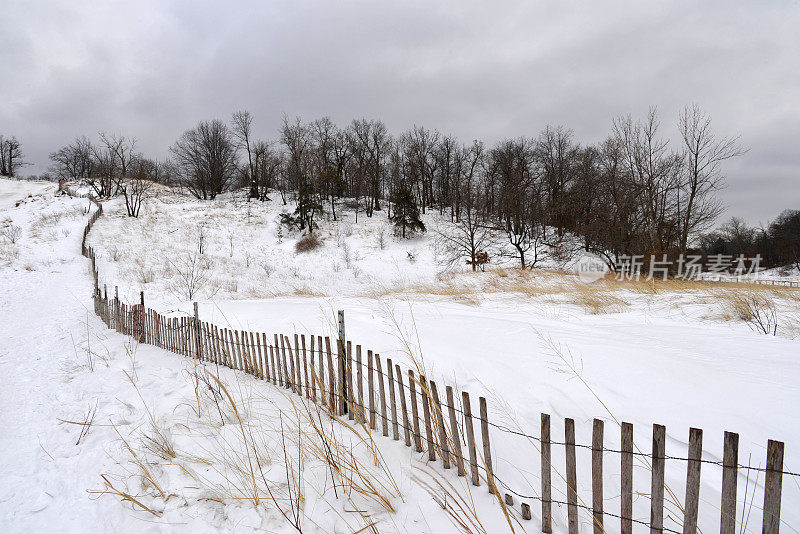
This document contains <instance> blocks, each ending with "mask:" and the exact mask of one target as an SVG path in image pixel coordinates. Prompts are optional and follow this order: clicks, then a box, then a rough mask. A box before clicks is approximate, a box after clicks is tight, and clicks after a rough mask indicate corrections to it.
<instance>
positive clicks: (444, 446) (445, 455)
mask: <svg viewBox="0 0 800 534" xmlns="http://www.w3.org/2000/svg"><path fill="white" fill-rule="evenodd" d="M430 384H431V397H432V399H433V411H434V412H435V415H436V425H437V426H438V427H439V454H440V455H441V456H442V466H443V467H444V468H445V469H450V446H449V445H448V443H447V439H448V438H447V428H446V427H445V426H444V415H443V413H442V403H441V402H440V401H439V392H438V391H437V389H436V382H434V381H433V380H431V382H430Z"/></svg>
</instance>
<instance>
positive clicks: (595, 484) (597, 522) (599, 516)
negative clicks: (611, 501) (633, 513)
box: [592, 419, 605, 534]
mask: <svg viewBox="0 0 800 534" xmlns="http://www.w3.org/2000/svg"><path fill="white" fill-rule="evenodd" d="M592 516H593V519H594V534H605V529H604V528H603V421H601V420H600V419H595V420H594V423H593V425H592Z"/></svg>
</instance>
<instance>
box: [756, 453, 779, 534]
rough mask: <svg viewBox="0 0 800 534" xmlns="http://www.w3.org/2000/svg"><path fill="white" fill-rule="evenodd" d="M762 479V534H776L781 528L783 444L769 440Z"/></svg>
mask: <svg viewBox="0 0 800 534" xmlns="http://www.w3.org/2000/svg"><path fill="white" fill-rule="evenodd" d="M766 468H767V470H766V473H765V478H764V517H763V525H762V527H761V533H762V534H778V532H779V531H780V527H781V489H782V485H783V474H782V473H781V471H783V442H781V441H774V440H769V442H768V443H767V465H766Z"/></svg>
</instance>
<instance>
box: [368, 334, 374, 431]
mask: <svg viewBox="0 0 800 534" xmlns="http://www.w3.org/2000/svg"><path fill="white" fill-rule="evenodd" d="M372 365H373V364H372V351H371V350H368V351H367V394H368V395H369V427H370V428H371V429H372V430H375V381H374V378H373V376H372Z"/></svg>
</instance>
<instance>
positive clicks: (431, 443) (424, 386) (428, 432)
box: [419, 375, 436, 461]
mask: <svg viewBox="0 0 800 534" xmlns="http://www.w3.org/2000/svg"><path fill="white" fill-rule="evenodd" d="M419 387H420V390H421V393H422V415H423V416H424V417H425V439H426V440H427V442H428V445H427V447H428V460H431V461H433V460H435V459H436V441H435V440H434V439H433V428H432V427H431V395H430V392H429V391H428V382H427V381H426V380H425V377H424V376H422V375H419Z"/></svg>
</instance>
